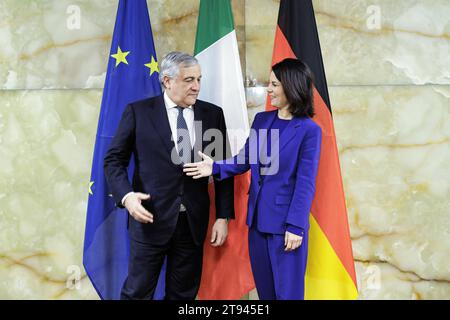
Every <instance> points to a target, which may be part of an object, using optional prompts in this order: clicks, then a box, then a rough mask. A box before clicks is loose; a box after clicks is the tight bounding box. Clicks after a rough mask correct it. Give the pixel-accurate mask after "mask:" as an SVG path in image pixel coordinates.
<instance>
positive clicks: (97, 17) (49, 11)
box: [0, 0, 245, 89]
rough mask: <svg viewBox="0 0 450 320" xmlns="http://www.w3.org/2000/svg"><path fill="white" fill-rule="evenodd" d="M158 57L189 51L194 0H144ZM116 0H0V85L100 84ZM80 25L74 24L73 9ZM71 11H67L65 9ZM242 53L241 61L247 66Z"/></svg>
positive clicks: (239, 10) (236, 2) (240, 14)
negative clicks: (173, 52) (171, 52)
mask: <svg viewBox="0 0 450 320" xmlns="http://www.w3.org/2000/svg"><path fill="white" fill-rule="evenodd" d="M147 3H148V8H149V12H150V20H151V23H152V29H153V35H154V41H155V47H156V51H157V55H158V57H159V58H162V56H163V55H164V54H165V53H167V52H169V51H172V50H180V51H185V52H188V53H193V50H194V43H195V34H196V28H197V19H198V8H199V1H198V0H183V1H178V0H177V1H175V0H149V1H147ZM117 4H118V1H117V0H95V1H88V0H76V1H73V0H23V1H16V0H1V1H0V88H3V89H40V88H75V89H76V88H102V87H103V83H104V76H105V70H106V66H107V62H108V55H109V50H110V45H111V38H112V33H113V28H114V21H115V16H116V11H117ZM232 5H233V12H234V17H235V24H236V31H237V37H238V42H239V48H240V50H241V52H245V44H244V37H245V28H244V0H233V1H232ZM71 6H75V8H78V10H79V17H80V26H79V28H73V27H72V26H73V25H72V24H71V23H72V22H73V17H74V13H73V12H74V11H71V8H72V7H71ZM68 10H69V11H68ZM244 57H245V54H243V53H242V59H241V60H242V63H243V65H245V59H244Z"/></svg>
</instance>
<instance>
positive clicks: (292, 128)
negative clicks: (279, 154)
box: [279, 117, 302, 151]
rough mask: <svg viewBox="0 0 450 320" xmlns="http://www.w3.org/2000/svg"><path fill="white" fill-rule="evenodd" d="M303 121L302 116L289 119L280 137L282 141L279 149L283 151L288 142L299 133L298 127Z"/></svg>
mask: <svg viewBox="0 0 450 320" xmlns="http://www.w3.org/2000/svg"><path fill="white" fill-rule="evenodd" d="M301 121H302V120H301V118H296V117H294V118H292V119H291V121H289V124H288V125H287V127H286V128H285V129H284V131H283V133H282V134H281V135H280V137H279V138H280V141H281V142H280V145H279V146H280V149H279V151H281V150H282V149H283V148H284V147H285V146H286V145H287V144H288V142H289V141H291V140H292V138H294V137H295V134H296V133H297V128H298V127H299V126H300V124H301Z"/></svg>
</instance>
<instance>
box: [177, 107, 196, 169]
mask: <svg viewBox="0 0 450 320" xmlns="http://www.w3.org/2000/svg"><path fill="white" fill-rule="evenodd" d="M177 109H178V118H177V147H178V155H179V156H180V159H181V161H183V163H189V162H191V151H192V146H191V138H190V136H189V130H188V127H187V124H186V121H185V120H184V117H183V110H184V108H183V107H178V106H177Z"/></svg>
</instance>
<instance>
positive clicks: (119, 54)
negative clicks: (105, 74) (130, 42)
mask: <svg viewBox="0 0 450 320" xmlns="http://www.w3.org/2000/svg"><path fill="white" fill-rule="evenodd" d="M129 54H130V51H126V52H122V50H121V49H120V46H119V47H118V49H117V53H116V54H112V55H111V57H113V58H114V59H116V67H117V66H118V65H119V64H120V63H121V62H123V63H125V64H128V61H127V58H126V57H127V55H129Z"/></svg>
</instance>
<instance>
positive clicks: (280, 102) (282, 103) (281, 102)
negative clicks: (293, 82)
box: [267, 71, 289, 109]
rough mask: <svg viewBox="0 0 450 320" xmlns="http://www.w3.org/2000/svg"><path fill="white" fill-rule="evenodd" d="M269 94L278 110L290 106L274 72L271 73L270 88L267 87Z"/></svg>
mask: <svg viewBox="0 0 450 320" xmlns="http://www.w3.org/2000/svg"><path fill="white" fill-rule="evenodd" d="M267 93H268V94H269V97H270V101H271V103H272V106H274V107H275V108H278V109H282V108H284V107H287V106H288V105H289V102H288V100H287V98H286V95H285V94H284V90H283V86H282V85H281V82H280V81H279V80H278V79H277V77H276V76H275V73H273V71H272V72H271V73H270V81H269V86H268V87H267Z"/></svg>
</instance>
